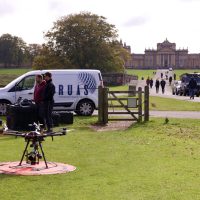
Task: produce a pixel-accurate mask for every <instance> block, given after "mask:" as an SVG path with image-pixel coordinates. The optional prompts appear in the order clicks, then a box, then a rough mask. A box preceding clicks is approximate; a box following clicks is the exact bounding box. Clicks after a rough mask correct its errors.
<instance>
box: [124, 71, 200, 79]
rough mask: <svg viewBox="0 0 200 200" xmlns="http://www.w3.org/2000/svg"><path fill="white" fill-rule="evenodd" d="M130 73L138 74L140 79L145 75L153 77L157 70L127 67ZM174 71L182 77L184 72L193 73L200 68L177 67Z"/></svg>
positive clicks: (145, 76)
mask: <svg viewBox="0 0 200 200" xmlns="http://www.w3.org/2000/svg"><path fill="white" fill-rule="evenodd" d="M126 71H127V73H128V74H130V75H137V76H138V78H139V79H141V78H142V77H144V78H145V79H146V78H147V77H148V76H149V77H150V78H152V77H153V76H154V75H153V72H154V71H156V70H138V69H127V70H126ZM174 72H175V73H176V75H177V79H178V78H179V77H180V75H182V74H184V73H193V72H200V69H197V70H196V69H180V70H179V69H178V70H177V69H176V70H174Z"/></svg>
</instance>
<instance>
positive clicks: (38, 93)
mask: <svg viewBox="0 0 200 200" xmlns="http://www.w3.org/2000/svg"><path fill="white" fill-rule="evenodd" d="M45 87H46V81H42V83H40V84H37V85H36V86H35V90H34V101H35V103H37V104H38V103H42V102H43V100H44V90H45Z"/></svg>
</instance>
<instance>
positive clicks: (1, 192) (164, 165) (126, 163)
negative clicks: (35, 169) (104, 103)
mask: <svg viewBox="0 0 200 200" xmlns="http://www.w3.org/2000/svg"><path fill="white" fill-rule="evenodd" d="M95 121H96V118H95V117H93V118H86V119H85V118H76V119H75V124H74V125H73V126H72V128H74V129H75V131H74V132H70V133H69V135H68V136H66V137H58V138H56V139H55V140H54V142H52V141H51V140H50V139H47V141H46V142H45V143H44V144H43V147H44V149H45V150H46V156H47V158H48V160H50V161H58V162H64V163H69V164H72V165H75V166H76V167H77V170H76V171H74V172H72V173H69V174H63V175H47V176H34V177H31V176H30V177H23V176H8V175H0V199H2V200H10V199H15V200H22V199H28V200H44V199H46V200H57V199H58V200H66V199H69V200H80V199H81V200H89V199H92V200H102V199H106V200H107V199H108V200H112V199H113V200H122V199H123V200H130V199H131V200H141V199H142V200H149V199H151V200H157V199H162V200H174V199H181V200H190V199H191V200H198V199H200V192H199V180H200V171H199V166H200V140H199V139H200V123H199V120H175V119H169V124H164V119H152V120H151V121H150V122H149V123H146V124H141V125H134V126H133V127H132V128H130V129H128V130H127V131H117V132H103V133H102V132H101V133H97V132H94V131H91V130H90V129H88V126H89V125H90V124H91V123H94V122H95ZM191 127H192V128H191ZM23 148H24V141H23V140H22V139H15V138H9V137H0V160H1V162H3V161H16V160H19V158H20V156H21V153H22V150H23Z"/></svg>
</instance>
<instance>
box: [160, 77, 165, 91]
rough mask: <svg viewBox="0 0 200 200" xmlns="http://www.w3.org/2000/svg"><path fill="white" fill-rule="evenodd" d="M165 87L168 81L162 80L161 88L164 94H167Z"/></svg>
mask: <svg viewBox="0 0 200 200" xmlns="http://www.w3.org/2000/svg"><path fill="white" fill-rule="evenodd" d="M165 85H166V81H165V80H164V79H162V81H160V86H161V88H162V93H163V94H164V93H165Z"/></svg>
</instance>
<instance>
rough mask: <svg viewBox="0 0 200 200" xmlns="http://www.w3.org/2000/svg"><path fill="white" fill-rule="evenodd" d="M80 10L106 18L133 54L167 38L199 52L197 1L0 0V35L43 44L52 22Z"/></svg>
mask: <svg viewBox="0 0 200 200" xmlns="http://www.w3.org/2000/svg"><path fill="white" fill-rule="evenodd" d="M81 11H89V12H92V13H94V14H98V15H102V16H104V17H106V18H107V22H109V23H112V24H114V25H115V26H116V28H117V30H118V33H119V39H122V40H123V41H124V42H126V44H127V45H130V46H131V49H132V52H133V53H143V52H144V50H145V48H154V49H155V48H156V44H157V43H158V42H163V41H164V40H165V39H166V38H167V39H168V40H169V41H170V42H175V43H176V45H177V48H178V49H179V48H183V47H184V48H188V49H189V52H190V53H200V23H199V20H200V0H0V35H2V34H4V33H10V34H12V35H16V36H19V37H22V38H23V39H24V41H25V42H27V43H40V44H42V43H44V42H45V39H44V37H43V36H44V33H45V32H47V31H48V30H50V29H51V28H52V26H53V22H55V21H57V20H58V19H59V18H60V17H62V16H66V15H68V14H74V13H79V12H81Z"/></svg>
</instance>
